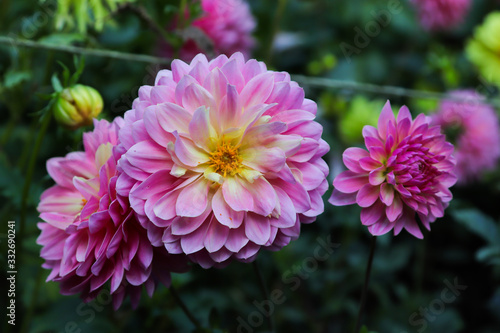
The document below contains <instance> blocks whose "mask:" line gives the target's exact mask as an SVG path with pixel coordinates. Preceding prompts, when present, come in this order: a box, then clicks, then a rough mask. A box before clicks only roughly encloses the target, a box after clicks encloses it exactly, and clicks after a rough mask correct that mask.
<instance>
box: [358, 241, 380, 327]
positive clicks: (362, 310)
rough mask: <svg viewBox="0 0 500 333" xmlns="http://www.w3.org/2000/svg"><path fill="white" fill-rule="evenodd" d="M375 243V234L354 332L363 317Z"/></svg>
mask: <svg viewBox="0 0 500 333" xmlns="http://www.w3.org/2000/svg"><path fill="white" fill-rule="evenodd" d="M376 244H377V236H372V241H371V245H370V257H369V258H368V264H367V266H366V274H365V283H364V284H363V291H362V292H361V301H360V302H359V311H358V319H357V321H356V328H355V329H354V333H359V330H360V329H361V322H362V319H363V312H364V309H365V303H366V292H367V291H368V284H369V282H370V273H371V270H372V263H373V255H374V254H375V245H376Z"/></svg>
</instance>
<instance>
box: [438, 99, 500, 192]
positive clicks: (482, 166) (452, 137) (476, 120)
mask: <svg viewBox="0 0 500 333" xmlns="http://www.w3.org/2000/svg"><path fill="white" fill-rule="evenodd" d="M451 96H453V97H458V98H463V99H465V100H466V101H463V102H457V101H453V100H444V101H442V102H441V104H440V105H439V108H438V111H437V113H436V114H434V115H432V122H433V123H434V124H436V125H440V126H441V128H443V130H444V131H445V133H446V134H447V136H448V140H449V141H451V142H453V143H454V144H455V152H454V155H455V158H456V160H457V167H456V175H457V177H458V180H459V182H460V183H466V182H467V181H470V180H474V179H477V178H478V177H479V176H480V175H481V173H482V172H483V171H486V170H491V169H493V168H494V167H495V166H496V164H497V161H498V159H499V158H500V146H499V144H498V143H499V142H500V128H499V123H498V116H497V115H496V113H495V110H494V109H493V107H491V106H490V105H488V104H485V103H484V102H483V101H482V100H483V99H484V98H482V97H481V96H480V95H478V94H477V93H476V92H474V91H469V90H459V91H454V92H453V93H452V94H451Z"/></svg>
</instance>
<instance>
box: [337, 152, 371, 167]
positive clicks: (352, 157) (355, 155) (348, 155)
mask: <svg viewBox="0 0 500 333" xmlns="http://www.w3.org/2000/svg"><path fill="white" fill-rule="evenodd" d="M368 156H369V153H368V152H367V151H366V150H364V149H361V148H347V149H346V150H345V151H344V153H343V154H342V160H343V161H344V164H345V166H346V167H347V168H348V169H349V170H351V171H352V172H356V173H363V172H364V170H363V169H362V167H361V166H360V164H359V163H360V160H361V159H362V158H367V157H368Z"/></svg>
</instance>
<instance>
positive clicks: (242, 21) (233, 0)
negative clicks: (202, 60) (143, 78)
mask: <svg viewBox="0 0 500 333" xmlns="http://www.w3.org/2000/svg"><path fill="white" fill-rule="evenodd" d="M201 9H202V14H201V16H200V17H198V18H196V19H195V20H194V21H193V22H192V26H193V27H194V28H195V29H197V31H199V32H200V33H201V36H203V37H202V38H199V37H200V36H198V37H196V36H193V38H191V39H189V38H188V39H187V40H186V41H185V42H184V45H183V46H182V48H181V49H180V53H179V57H180V58H181V59H182V60H184V61H190V60H191V59H193V58H194V56H195V55H197V54H198V53H205V52H207V53H208V51H210V52H213V53H215V55H216V56H217V55H220V54H225V55H231V54H233V53H235V52H241V53H243V54H244V55H245V57H248V56H249V55H250V51H251V50H252V48H253V46H254V44H255V40H254V39H253V37H252V32H253V30H254V29H255V26H256V24H255V19H254V18H253V16H252V12H251V11H250V7H249V6H248V3H247V2H246V1H244V0H201ZM188 33H189V32H188ZM205 39H208V45H199V44H202V43H204V42H205ZM159 53H160V55H162V56H164V57H172V55H173V52H172V47H171V46H170V45H167V44H166V43H165V42H164V41H163V40H162V41H161V42H160V50H159Z"/></svg>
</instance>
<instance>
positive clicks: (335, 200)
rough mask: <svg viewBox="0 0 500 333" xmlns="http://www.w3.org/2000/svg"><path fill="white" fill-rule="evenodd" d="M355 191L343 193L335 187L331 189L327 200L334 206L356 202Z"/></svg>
mask: <svg viewBox="0 0 500 333" xmlns="http://www.w3.org/2000/svg"><path fill="white" fill-rule="evenodd" d="M356 194H357V193H356V192H354V193H344V192H340V191H339V190H337V189H336V188H334V189H333V192H332V195H331V196H330V199H328V202H329V203H331V204H332V205H334V206H347V205H352V204H355V203H356Z"/></svg>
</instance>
